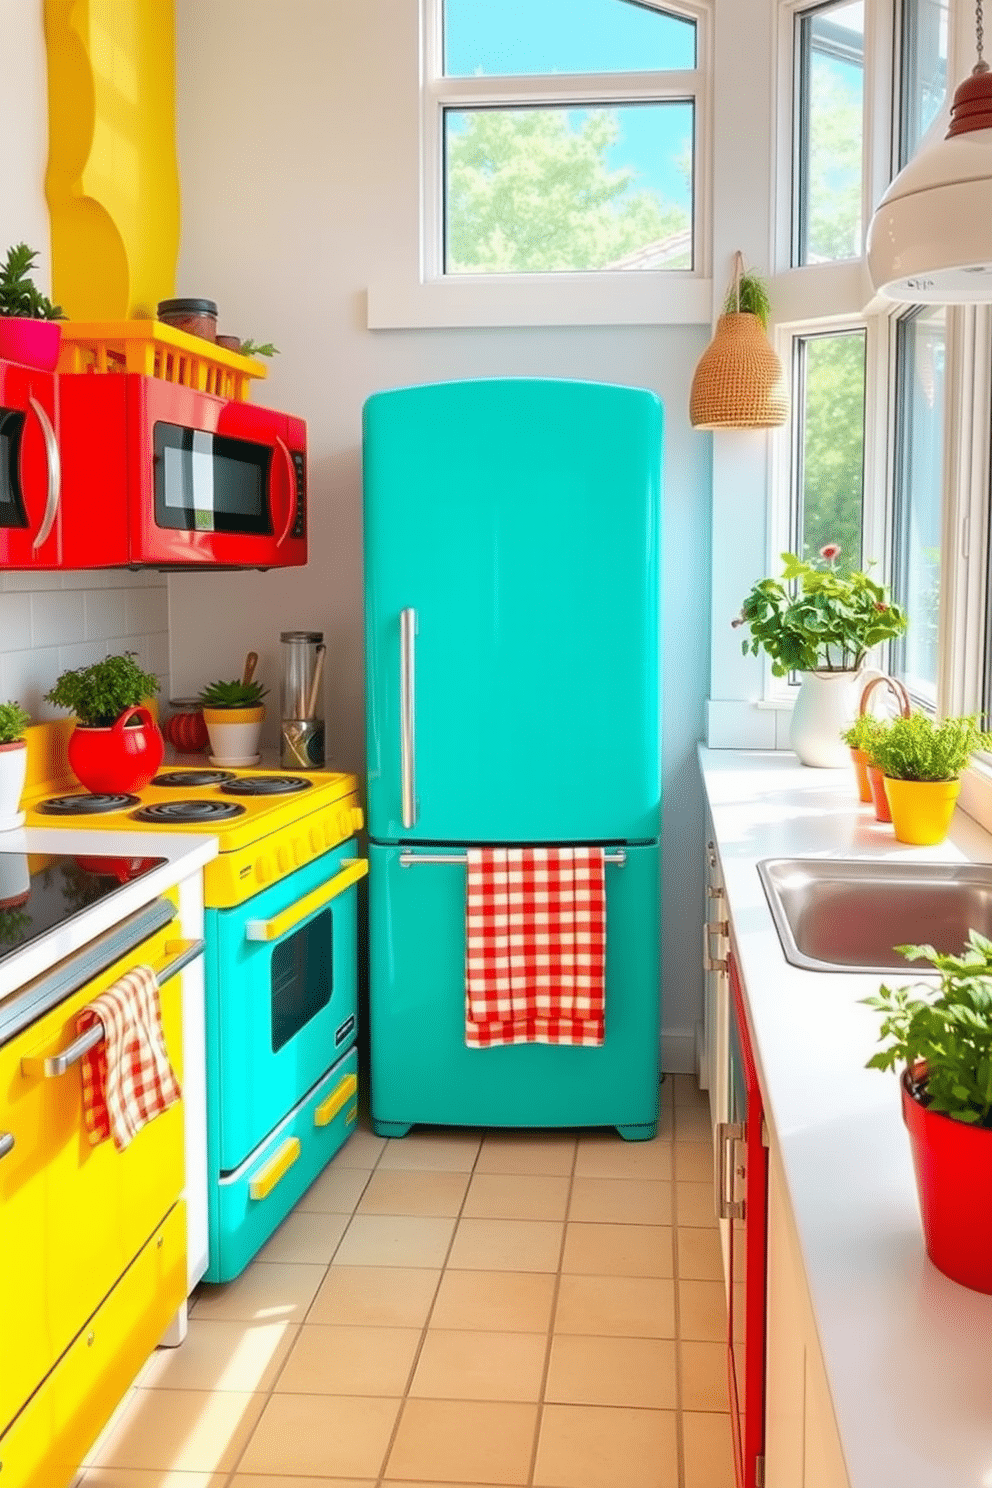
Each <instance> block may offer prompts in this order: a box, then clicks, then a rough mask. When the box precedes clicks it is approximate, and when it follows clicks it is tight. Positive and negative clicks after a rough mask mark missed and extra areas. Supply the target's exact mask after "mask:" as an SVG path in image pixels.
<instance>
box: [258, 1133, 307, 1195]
mask: <svg viewBox="0 0 992 1488" xmlns="http://www.w3.org/2000/svg"><path fill="white" fill-rule="evenodd" d="M300 1152H301V1147H300V1139H299V1137H287V1138H286V1140H285V1142H283V1144H282V1146H281V1147H280V1148H279V1151H278V1152H276V1153H273V1155H272V1157H270V1158H269V1160H268V1162H267V1163H265V1164H264V1165H263V1166H262V1167H261V1168H259V1170H258V1172H257V1173H256V1174H255V1176H254V1178H253V1179H252V1180H251V1182H250V1183H249V1185H248V1193H249V1195H250V1196H251V1198H253V1199H267V1198H268V1196H269V1194H270V1193H271V1192H272V1190H273V1189H274V1188H275V1186H276V1184H277V1183H280V1182H281V1181H282V1180H283V1178H285V1176H286V1174H287V1173H288V1172H289V1170H290V1168H291V1167H292V1166H293V1164H294V1163H295V1161H296V1159H297V1158H298V1157H299V1155H300Z"/></svg>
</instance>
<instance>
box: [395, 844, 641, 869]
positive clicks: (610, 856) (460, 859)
mask: <svg viewBox="0 0 992 1488" xmlns="http://www.w3.org/2000/svg"><path fill="white" fill-rule="evenodd" d="M603 861H604V863H615V864H616V865H617V867H618V868H622V867H623V865H624V864H625V863H626V861H627V854H626V853H625V852H624V850H623V848H622V847H620V848H618V849H617V850H616V852H607V853H604V854H603ZM467 862H468V853H426V852H410V850H409V849H408V848H404V849H403V851H402V852H401V853H400V867H401V868H415V867H416V866H417V865H418V863H419V864H424V863H438V864H441V863H455V864H459V863H460V864H461V865H462V866H464V865H465V864H466V863H467Z"/></svg>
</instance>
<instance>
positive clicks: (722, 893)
mask: <svg viewBox="0 0 992 1488" xmlns="http://www.w3.org/2000/svg"><path fill="white" fill-rule="evenodd" d="M706 897H707V899H725V898H726V897H727V892H726V890H725V889H723V888H722V887H721V886H720V885H719V884H707V885H706Z"/></svg>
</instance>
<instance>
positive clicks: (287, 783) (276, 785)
mask: <svg viewBox="0 0 992 1488" xmlns="http://www.w3.org/2000/svg"><path fill="white" fill-rule="evenodd" d="M312 784H313V782H312V781H310V780H302V779H301V778H300V776H299V775H239V776H236V777H235V779H234V780H226V781H225V782H224V784H223V785H222V786H221V788H220V789H221V794H222V795H224V796H287V795H289V794H291V792H293V791H302V790H309V789H310V786H311V785H312Z"/></svg>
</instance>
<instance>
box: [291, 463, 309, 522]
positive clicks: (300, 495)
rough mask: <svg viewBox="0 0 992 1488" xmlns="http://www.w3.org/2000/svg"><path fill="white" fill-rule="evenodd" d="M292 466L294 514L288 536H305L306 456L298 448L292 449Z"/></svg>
mask: <svg viewBox="0 0 992 1488" xmlns="http://www.w3.org/2000/svg"><path fill="white" fill-rule="evenodd" d="M293 467H294V469H295V471H296V515H295V517H294V518H293V529H292V532H291V534H290V536H292V537H305V536H306V530H307V525H306V524H307V519H306V491H307V467H306V456H305V455H303V454H301V452H300V451H299V450H294V451H293Z"/></svg>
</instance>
